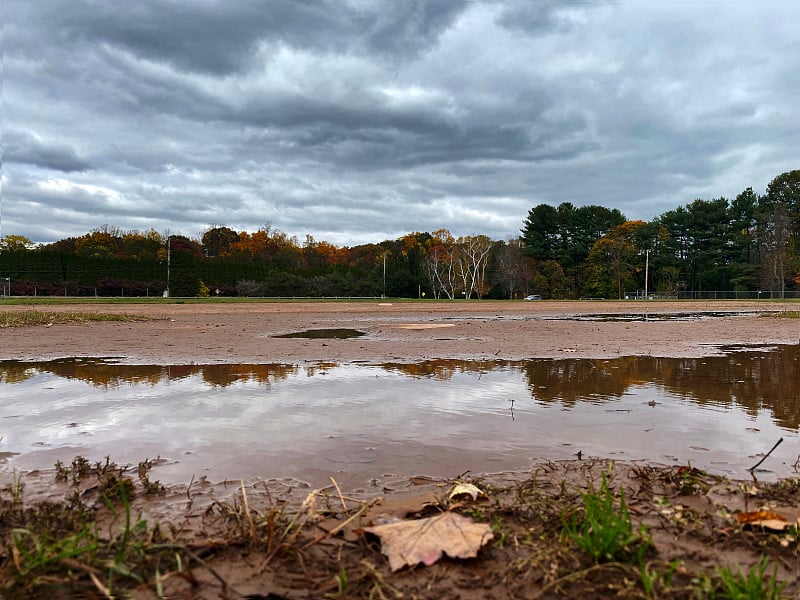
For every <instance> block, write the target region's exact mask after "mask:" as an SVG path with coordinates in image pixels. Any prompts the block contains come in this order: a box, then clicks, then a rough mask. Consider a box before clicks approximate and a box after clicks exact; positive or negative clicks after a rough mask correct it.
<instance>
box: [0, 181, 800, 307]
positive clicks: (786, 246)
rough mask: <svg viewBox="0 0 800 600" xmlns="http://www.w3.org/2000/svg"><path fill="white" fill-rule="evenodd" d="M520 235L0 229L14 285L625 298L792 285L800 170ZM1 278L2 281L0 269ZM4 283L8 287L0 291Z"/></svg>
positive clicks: (798, 278)
mask: <svg viewBox="0 0 800 600" xmlns="http://www.w3.org/2000/svg"><path fill="white" fill-rule="evenodd" d="M520 234H521V235H520V236H519V237H516V238H512V239H509V240H492V239H490V238H489V237H487V236H485V235H474V236H462V237H455V236H453V235H452V234H451V233H450V232H449V231H448V230H446V229H439V230H436V231H433V232H414V233H409V234H407V235H405V236H403V237H401V238H399V239H396V240H386V241H383V242H380V243H377V244H362V245H357V246H352V247H349V246H341V247H340V246H335V245H333V244H330V243H328V242H325V241H317V240H315V239H314V238H313V237H311V236H306V238H305V240H303V241H302V242H301V241H299V240H298V239H297V238H296V237H294V236H290V235H288V234H286V233H284V232H282V231H280V230H277V229H274V228H272V227H271V226H269V225H265V226H263V227H261V228H259V229H258V230H257V231H255V232H247V231H234V230H233V229H231V228H229V227H226V226H216V225H215V226H211V227H209V228H208V229H207V230H206V231H204V232H203V233H202V234H200V235H198V236H197V237H196V238H195V239H191V238H189V237H186V236H183V235H168V234H166V233H159V232H157V231H155V230H150V231H144V232H142V231H136V230H134V231H122V230H120V229H118V228H116V227H111V226H103V227H100V228H98V229H95V230H93V231H91V232H89V233H87V234H85V235H82V236H80V237H77V238H74V237H70V238H66V239H62V240H59V241H57V242H55V243H51V244H45V245H41V246H34V245H33V244H31V243H30V241H29V240H27V239H26V238H24V237H22V236H18V235H8V236H6V237H4V238H2V239H0V280H3V281H8V282H12V285H13V287H12V290H13V294H14V295H31V296H33V295H39V296H47V295H57V296H60V295H70V296H73V295H76V296H92V295H97V296H121V295H122V296H125V295H127V296H145V295H153V296H155V295H162V294H163V293H164V292H165V291H166V290H168V291H169V295H170V296H174V297H192V296H217V295H218V296H265V297H272V296H275V297H301V296H302V297H307V296H309V297H328V296H336V297H355V296H362V297H363V296H373V297H377V296H384V295H386V296H392V297H413V298H415V297H423V296H424V297H429V298H448V299H455V298H467V299H469V298H485V297H489V298H514V297H521V296H524V295H527V294H538V295H541V296H542V297H546V298H557V299H560V298H565V299H566V298H579V297H601V298H621V297H623V296H624V295H626V294H627V293H628V292H630V291H636V290H644V289H647V290H648V291H649V292H651V293H657V294H660V295H666V296H674V295H677V294H679V293H680V292H681V291H685V290H696V291H701V292H702V291H703V290H733V291H754V290H760V289H769V290H778V291H779V292H781V293H784V292H785V291H786V290H796V289H797V288H798V286H800V170H794V171H789V172H786V173H783V174H781V175H779V176H777V177H776V178H775V179H773V180H772V181H771V182H770V183H769V185H768V186H767V189H766V191H765V193H764V194H757V193H756V192H754V191H753V190H752V188H747V189H746V190H744V191H743V192H742V193H740V194H739V195H737V196H736V198H734V199H733V200H728V199H727V198H724V197H720V198H716V199H712V200H703V199H696V200H694V201H693V202H691V203H689V204H687V205H683V206H679V207H678V208H676V209H674V210H670V211H667V212H665V213H664V214H662V215H660V216H658V217H656V218H654V219H653V220H651V221H649V222H645V221H631V220H628V219H626V217H625V216H624V215H623V214H622V212H620V211H619V210H618V209H611V208H606V207H603V206H599V205H588V206H580V207H576V206H574V205H573V204H571V203H562V204H560V205H558V206H552V205H549V204H539V205H537V206H535V207H533V208H531V209H530V211H529V212H528V215H527V217H526V219H525V220H524V222H523V224H522V228H521V230H520ZM5 278H8V280H6V279H5ZM3 289H4V290H5V289H6V288H5V287H4V288H3Z"/></svg>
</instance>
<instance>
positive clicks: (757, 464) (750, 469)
mask: <svg viewBox="0 0 800 600" xmlns="http://www.w3.org/2000/svg"><path fill="white" fill-rule="evenodd" d="M782 441H783V438H780V439H779V440H778V441H777V442H775V445H774V446H773V447H772V449H771V450H770V451H769V452H767V453H766V454H765V455H764V456H763V457H762V458H761V460H760V461H758V462H757V463H756V464H754V465H753V466H752V467H750V468H749V469H747V470H748V471H750V473H752V472H753V471H755V470H756V469H757V468H758V467H759V465H760V464H761V463H763V462H764V461H765V460H767V458H769V455H770V454H772V450H775V448H777V447H778V446H780V445H781V442H782Z"/></svg>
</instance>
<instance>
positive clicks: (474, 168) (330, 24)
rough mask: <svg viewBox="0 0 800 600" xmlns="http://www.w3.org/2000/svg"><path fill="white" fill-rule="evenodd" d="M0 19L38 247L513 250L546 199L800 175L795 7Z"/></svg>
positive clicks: (668, 199) (221, 5)
mask: <svg viewBox="0 0 800 600" xmlns="http://www.w3.org/2000/svg"><path fill="white" fill-rule="evenodd" d="M6 20H7V23H6V24H5V28H4V38H5V47H6V52H5V54H4V87H3V95H4V115H3V118H4V122H5V136H4V158H5V161H4V162H3V173H2V176H3V188H2V189H3V204H2V211H3V214H2V224H3V233H16V234H20V235H26V236H27V237H30V238H31V239H35V240H37V241H52V240H54V239H58V238H60V237H67V236H70V235H80V234H82V233H85V232H86V231H89V230H90V229H93V228H95V227H98V226H100V225H103V224H106V223H108V224H111V225H114V226H118V227H121V228H123V229H133V228H136V229H149V228H151V227H153V228H155V229H157V230H160V231H161V230H166V229H170V230H171V231H178V232H181V233H184V234H187V235H196V234H198V233H200V232H201V231H202V230H203V229H205V228H206V227H207V226H208V225H209V224H212V223H213V224H226V225H228V226H231V227H234V228H238V229H246V230H249V231H252V230H255V229H257V228H258V227H260V226H262V225H264V224H265V223H271V224H272V225H273V226H274V227H277V228H279V229H282V230H284V231H286V232H287V233H290V234H292V235H297V236H298V237H300V238H302V237H303V236H304V235H305V234H306V233H309V234H312V235H314V237H316V238H317V239H325V240H328V241H331V242H334V243H339V244H355V243H362V242H370V241H379V240H381V239H384V238H386V237H397V236H400V235H403V234H404V233H407V232H410V231H414V230H420V231H426V230H427V231H430V230H433V229H438V228H440V227H446V228H449V229H451V230H452V231H453V233H455V234H456V235H464V234H475V233H485V234H487V235H490V236H492V237H494V238H507V237H508V236H510V235H514V234H515V233H516V232H517V231H518V230H519V228H520V227H521V225H522V221H523V219H524V218H525V215H526V213H527V211H528V209H529V208H531V207H532V206H534V205H536V204H538V203H540V202H548V203H552V204H557V203H559V202H564V201H569V202H573V203H575V204H576V205H580V204H589V203H591V204H603V205H606V206H609V207H611V208H619V209H620V210H622V211H623V212H624V213H625V214H626V215H627V216H628V217H629V218H642V219H650V218H652V217H654V216H657V215H658V214H661V213H662V212H664V211H666V210H671V209H673V208H675V207H676V206H678V205H680V204H685V203H688V202H691V201H692V200H693V199H694V198H696V197H718V196H721V195H725V196H728V197H733V196H735V195H736V194H737V193H739V192H740V191H742V190H743V189H744V188H746V187H748V186H752V187H753V188H755V189H756V190H757V191H763V190H764V189H765V187H766V184H767V183H768V182H769V181H770V180H771V179H772V178H773V177H775V176H777V175H778V174H780V173H781V172H783V171H786V170H789V169H794V168H798V165H797V163H796V157H797V156H798V154H799V153H798V145H799V144H798V141H797V140H798V139H800V108H798V106H799V105H798V103H797V101H796V83H795V79H796V73H797V72H798V71H800V64H799V63H800V6H797V5H796V4H795V3H793V2H790V1H789V0H778V1H777V2H774V3H769V4H766V5H759V6H755V5H751V4H750V3H745V2H730V3H725V4H724V10H721V9H720V5H719V4H717V3H678V4H675V3H668V4H666V5H663V6H662V5H660V4H658V3H640V2H634V1H633V0H621V1H617V2H604V1H600V0H598V1H596V2H595V1H574V2H573V1H571V2H556V1H555V0H554V1H552V2H550V1H548V2H536V3H530V2H524V1H521V0H520V1H512V0H507V1H506V0H504V1H502V2H501V1H489V0H487V1H486V2H473V1H466V0H465V1H456V2H453V1H450V0H430V1H425V0H401V1H398V2H384V1H382V0H350V1H348V2H345V1H344V0H305V1H301V0H272V1H270V2H268V3H261V2H255V1H251V2H223V1H221V0H219V1H213V0H209V1H208V2H201V3H197V2H189V1H188V0H172V1H170V2H155V0H142V1H141V2H135V3H128V4H119V3H116V4H114V3H112V4H109V3H107V2H99V1H91V0H83V1H78V2H69V3H67V2H65V0H41V1H40V2H35V3H21V2H16V3H11V5H10V6H8V7H6ZM33 215H36V218H35V219H34V218H33Z"/></svg>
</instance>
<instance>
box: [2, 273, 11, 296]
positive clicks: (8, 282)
mask: <svg viewBox="0 0 800 600" xmlns="http://www.w3.org/2000/svg"><path fill="white" fill-rule="evenodd" d="M2 279H5V280H6V282H5V283H4V284H3V296H10V295H11V277H3V278H2Z"/></svg>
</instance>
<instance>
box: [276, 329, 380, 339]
mask: <svg viewBox="0 0 800 600" xmlns="http://www.w3.org/2000/svg"><path fill="white" fill-rule="evenodd" d="M362 335H367V334H366V333H365V332H363V331H358V330H357V329H307V330H306V331H297V332H295V333H284V334H281V335H273V336H272V337H276V338H310V339H314V340H319V339H326V340H330V339H336V340H346V339H349V338H356V337H361V336H362Z"/></svg>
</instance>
